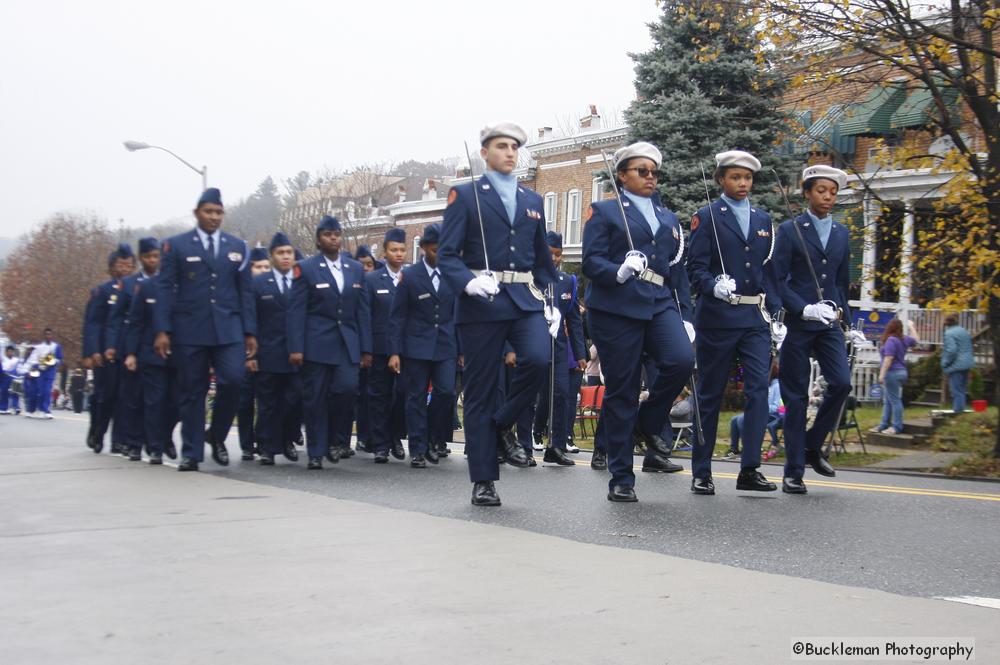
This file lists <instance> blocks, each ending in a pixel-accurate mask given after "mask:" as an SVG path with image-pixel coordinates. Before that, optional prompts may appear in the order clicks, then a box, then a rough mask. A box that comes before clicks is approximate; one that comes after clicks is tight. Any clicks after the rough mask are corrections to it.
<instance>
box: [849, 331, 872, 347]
mask: <svg viewBox="0 0 1000 665" xmlns="http://www.w3.org/2000/svg"><path fill="white" fill-rule="evenodd" d="M847 341H848V342H850V343H851V344H853V345H854V346H868V338H867V337H865V334H864V333H863V332H861V331H860V330H848V331H847Z"/></svg>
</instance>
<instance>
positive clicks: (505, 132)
mask: <svg viewBox="0 0 1000 665" xmlns="http://www.w3.org/2000/svg"><path fill="white" fill-rule="evenodd" d="M500 136H505V137H507V138H509V139H514V140H515V141H517V145H518V147H521V146H523V145H524V144H525V143H526V142H527V141H528V135H527V134H525V133H524V130H523V129H521V128H520V127H519V126H517V125H515V124H514V123H512V122H500V123H497V124H495V125H487V126H486V127H483V129H482V130H481V131H480V132H479V145H486V143H487V141H489V140H490V139H495V138H497V137H500Z"/></svg>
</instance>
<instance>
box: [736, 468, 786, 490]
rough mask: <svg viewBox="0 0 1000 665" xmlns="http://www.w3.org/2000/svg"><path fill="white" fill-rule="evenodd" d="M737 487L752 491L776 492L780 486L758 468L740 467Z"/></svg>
mask: <svg viewBox="0 0 1000 665" xmlns="http://www.w3.org/2000/svg"><path fill="white" fill-rule="evenodd" d="M736 489H738V490H748V491H750V492H774V491H775V490H777V489H778V486H777V485H775V484H774V483H772V482H771V481H770V480H768V479H767V478H765V477H764V474H762V473H761V472H760V471H758V470H757V469H751V468H747V469H740V475H739V476H737V477H736Z"/></svg>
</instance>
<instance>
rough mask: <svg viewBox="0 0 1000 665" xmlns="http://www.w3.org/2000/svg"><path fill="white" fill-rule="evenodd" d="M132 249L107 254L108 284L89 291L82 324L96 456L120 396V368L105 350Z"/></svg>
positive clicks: (90, 443)
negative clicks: (89, 372) (90, 375)
mask: <svg viewBox="0 0 1000 665" xmlns="http://www.w3.org/2000/svg"><path fill="white" fill-rule="evenodd" d="M132 258H133V255H132V248H131V247H129V246H128V245H127V244H124V243H123V244H120V245H118V248H117V249H116V250H115V251H113V252H111V254H110V255H108V273H109V275H110V277H111V279H109V280H108V281H106V282H103V283H101V284H100V285H99V286H96V287H94V288H93V289H92V290H91V291H90V301H89V302H88V303H87V308H86V312H85V315H84V324H83V355H84V359H85V360H86V361H87V362H88V365H89V367H90V368H91V369H93V370H94V394H93V395H91V398H90V429H89V430H88V431H87V446H88V447H89V448H90V449H91V450H93V451H94V452H95V453H99V452H101V450H102V449H103V448H104V435H105V433H107V431H108V425H109V424H110V423H111V418H112V416H113V415H114V412H115V396H116V395H117V394H118V390H117V388H118V367H117V365H116V364H115V363H114V362H105V359H104V351H105V350H106V349H107V348H108V343H109V342H110V339H109V336H108V334H107V325H108V320H109V312H110V311H111V308H112V307H114V305H115V303H116V302H118V298H119V297H120V295H121V289H122V279H123V278H124V277H126V276H127V275H129V274H130V273H131V272H132V265H133V264H132ZM111 452H112V454H117V453H119V452H121V450H120V448H119V446H118V442H117V441H115V440H114V437H113V436H112V442H111Z"/></svg>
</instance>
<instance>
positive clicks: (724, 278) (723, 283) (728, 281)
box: [712, 275, 736, 302]
mask: <svg viewBox="0 0 1000 665" xmlns="http://www.w3.org/2000/svg"><path fill="white" fill-rule="evenodd" d="M734 293H736V280H735V279H733V278H732V277H729V276H728V275H719V276H718V277H717V278H716V280H715V288H713V289H712V295H714V296H715V297H716V298H718V299H719V300H725V301H727V302H728V301H729V296H731V295H732V294H734Z"/></svg>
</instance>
